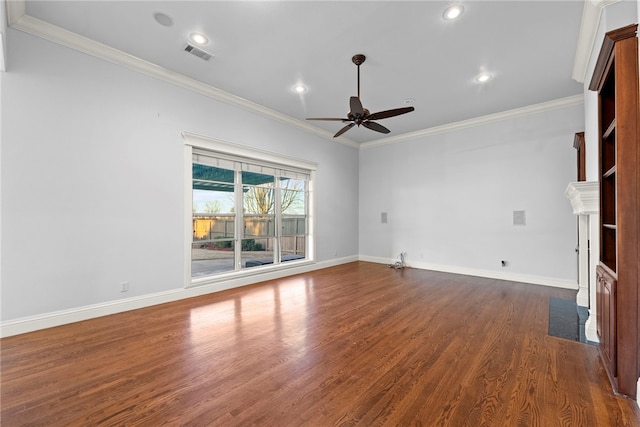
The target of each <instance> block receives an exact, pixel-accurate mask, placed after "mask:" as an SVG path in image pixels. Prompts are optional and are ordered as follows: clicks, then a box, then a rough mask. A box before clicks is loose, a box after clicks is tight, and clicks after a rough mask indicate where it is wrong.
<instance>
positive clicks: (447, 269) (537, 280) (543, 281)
mask: <svg viewBox="0 0 640 427" xmlns="http://www.w3.org/2000/svg"><path fill="white" fill-rule="evenodd" d="M360 261H368V262H375V263H378V264H389V265H390V264H393V263H395V262H396V259H391V258H380V257H371V256H366V255H361V256H360ZM407 266H408V267H411V268H418V269H421V270H433V271H441V272H443V273H454V274H462V275H465V276H477V277H485V278H487V279H498V280H507V281H510V282H520V283H530V284H533V285H543V286H551V287H553V288H563V289H573V290H577V289H578V282H575V281H572V280H564V279H555V278H552V277H539V276H530V275H527V274H517V273H507V272H502V271H492V270H481V269H475V268H467V267H459V266H453V265H440V264H431V263H426V262H413V261H412V262H411V263H410V264H408V265H407Z"/></svg>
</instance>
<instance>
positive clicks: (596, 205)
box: [564, 181, 600, 215]
mask: <svg viewBox="0 0 640 427" xmlns="http://www.w3.org/2000/svg"><path fill="white" fill-rule="evenodd" d="M564 194H565V195H566V196H567V199H569V201H570V202H571V207H572V208H573V213H574V214H576V215H593V214H597V213H598V212H599V210H600V190H599V188H598V182H597V181H581V182H570V183H569V185H568V186H567V189H566V190H565V192H564Z"/></svg>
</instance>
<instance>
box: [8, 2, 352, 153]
mask: <svg viewBox="0 0 640 427" xmlns="http://www.w3.org/2000/svg"><path fill="white" fill-rule="evenodd" d="M6 4H7V14H8V17H7V18H8V22H9V26H10V27H11V28H13V29H16V30H20V31H24V32H26V33H29V34H31V35H34V36H37V37H40V38H43V39H45V40H48V41H51V42H54V43H57V44H60V45H62V46H66V47H68V48H71V49H73V50H76V51H78V52H82V53H86V54H88V55H91V56H94V57H96V58H100V59H103V60H105V61H108V62H111V63H113V64H116V65H120V66H122V67H125V68H128V69H130V70H133V71H137V72H140V73H142V74H146V75H148V76H150V77H154V78H156V79H158V80H162V81H164V82H167V83H171V84H173V85H175V86H178V87H181V88H183V89H187V90H189V91H192V92H195V93H198V94H201V95H205V96H207V97H209V98H213V99H215V100H217V101H220V102H224V103H226V104H228V105H232V106H234V107H238V108H241V109H243V110H245V111H250V112H252V113H255V114H258V115H261V116H263V117H266V118H268V119H271V120H275V121H277V122H280V123H284V124H286V125H289V126H292V127H294V128H298V129H301V130H303V131H305V132H308V133H311V134H313V135H316V136H319V137H321V138H324V139H327V140H330V141H336V142H339V143H341V144H344V145H347V146H349V147H352V148H358V147H359V144H358V143H356V142H354V141H352V140H350V139H348V138H345V137H340V138H333V133H332V132H329V131H327V130H325V129H322V128H319V127H317V126H313V125H311V124H309V123H307V122H304V121H302V120H298V119H295V118H293V117H291V116H288V115H286V114H283V113H280V112H278V111H275V110H272V109H270V108H267V107H264V106H262V105H259V104H256V103H255V102H252V101H249V100H247V99H244V98H241V97H239V96H236V95H233V94H231V93H229V92H225V91H223V90H221V89H218V88H216V87H214V86H211V85H209V84H206V83H203V82H201V81H198V80H195V79H192V78H190V77H187V76H185V75H183V74H180V73H176V72H175V71H171V70H169V69H167V68H164V67H161V66H159V65H156V64H153V63H151V62H149V61H145V60H143V59H140V58H138V57H136V56H133V55H130V54H128V53H125V52H123V51H121V50H118V49H114V48H112V47H110V46H107V45H105V44H103V43H99V42H97V41H95V40H92V39H90V38H87V37H84V36H81V35H79V34H76V33H74V32H71V31H68V30H65V29H63V28H60V27H58V26H55V25H52V24H50V23H48V22H45V21H42V20H40V19H37V18H34V17H32V16H29V15H27V14H26V13H25V12H26V10H25V2H24V0H7V2H6Z"/></svg>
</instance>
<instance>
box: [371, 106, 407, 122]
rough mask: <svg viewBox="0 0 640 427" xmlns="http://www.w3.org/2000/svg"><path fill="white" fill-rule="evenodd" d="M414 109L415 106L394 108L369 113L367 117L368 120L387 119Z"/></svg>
mask: <svg viewBox="0 0 640 427" xmlns="http://www.w3.org/2000/svg"><path fill="white" fill-rule="evenodd" d="M413 110H415V108H413V107H404V108H395V109H393V110H385V111H379V112H377V113H373V114H369V116H368V117H367V120H380V119H386V118H388V117H394V116H399V115H400V114H406V113H410V112H412V111H413Z"/></svg>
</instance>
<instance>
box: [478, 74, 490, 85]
mask: <svg viewBox="0 0 640 427" xmlns="http://www.w3.org/2000/svg"><path fill="white" fill-rule="evenodd" d="M491 77H492V76H491V74H489V73H480V74H478V75H477V76H476V78H475V81H477V82H478V83H486V82H488V81H489V80H491Z"/></svg>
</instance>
